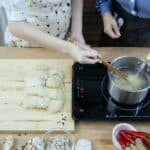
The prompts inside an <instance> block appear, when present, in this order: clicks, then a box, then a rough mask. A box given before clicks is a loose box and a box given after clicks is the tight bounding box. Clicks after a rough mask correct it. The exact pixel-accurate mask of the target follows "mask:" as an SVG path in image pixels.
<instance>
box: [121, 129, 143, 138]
mask: <svg viewBox="0 0 150 150" xmlns="http://www.w3.org/2000/svg"><path fill="white" fill-rule="evenodd" d="M122 131H123V132H125V133H126V134H129V135H132V136H135V137H136V138H140V139H143V138H145V135H144V134H141V133H138V132H137V131H132V130H122Z"/></svg>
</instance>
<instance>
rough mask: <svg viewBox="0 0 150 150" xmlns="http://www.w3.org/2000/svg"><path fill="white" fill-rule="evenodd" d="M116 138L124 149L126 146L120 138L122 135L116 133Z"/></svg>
mask: <svg viewBox="0 0 150 150" xmlns="http://www.w3.org/2000/svg"><path fill="white" fill-rule="evenodd" d="M117 140H118V142H119V144H120V146H121V148H123V149H125V148H126V147H127V145H126V143H125V141H124V139H123V138H122V136H121V135H120V134H118V135H117Z"/></svg>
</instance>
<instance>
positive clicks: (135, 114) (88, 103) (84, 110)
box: [72, 63, 150, 120]
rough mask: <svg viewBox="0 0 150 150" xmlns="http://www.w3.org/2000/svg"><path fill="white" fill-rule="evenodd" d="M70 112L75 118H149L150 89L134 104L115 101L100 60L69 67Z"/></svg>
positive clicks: (105, 70)
mask: <svg viewBox="0 0 150 150" xmlns="http://www.w3.org/2000/svg"><path fill="white" fill-rule="evenodd" d="M72 73H73V76H72V116H73V118H74V119H75V120H105V119H107V120H121V119H135V120H150V92H149V93H148V95H147V97H146V98H145V99H144V100H143V101H142V102H141V103H140V104H137V105H122V104H119V103H117V102H116V101H115V100H114V99H112V98H111V96H110V95H109V93H108V89H107V82H108V76H107V69H106V67H105V66H103V65H102V64H95V65H81V64H78V63H76V64H74V65H73V67H72Z"/></svg>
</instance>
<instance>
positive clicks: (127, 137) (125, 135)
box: [120, 131, 136, 145]
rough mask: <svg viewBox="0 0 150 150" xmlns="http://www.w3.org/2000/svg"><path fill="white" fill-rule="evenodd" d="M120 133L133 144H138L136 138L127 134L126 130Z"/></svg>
mask: <svg viewBox="0 0 150 150" xmlns="http://www.w3.org/2000/svg"><path fill="white" fill-rule="evenodd" d="M120 135H121V136H122V137H123V138H124V139H125V140H127V141H128V142H129V143H130V144H133V145H135V144H136V142H135V140H133V138H132V137H131V136H130V135H128V134H126V133H125V132H123V131H120Z"/></svg>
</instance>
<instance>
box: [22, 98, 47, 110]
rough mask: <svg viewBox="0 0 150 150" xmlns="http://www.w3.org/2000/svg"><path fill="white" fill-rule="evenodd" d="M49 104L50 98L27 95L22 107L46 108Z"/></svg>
mask: <svg viewBox="0 0 150 150" xmlns="http://www.w3.org/2000/svg"><path fill="white" fill-rule="evenodd" d="M48 106H49V98H46V97H39V96H25V97H24V100H23V102H22V107H24V108H25V109H46V110H47V108H48Z"/></svg>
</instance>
